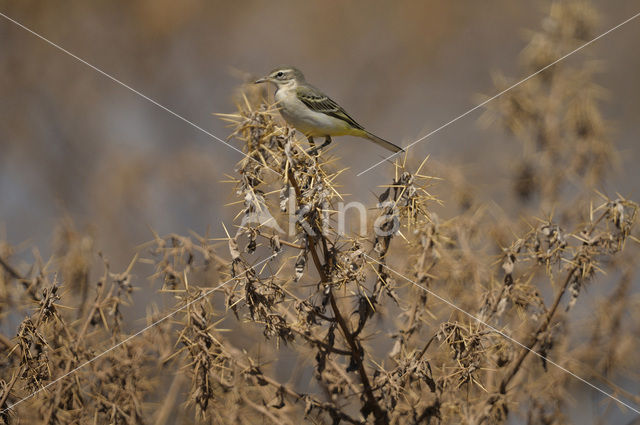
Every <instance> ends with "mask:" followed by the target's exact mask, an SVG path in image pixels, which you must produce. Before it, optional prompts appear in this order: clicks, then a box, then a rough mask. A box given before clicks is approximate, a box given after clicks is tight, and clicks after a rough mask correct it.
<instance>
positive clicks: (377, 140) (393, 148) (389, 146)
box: [363, 130, 404, 152]
mask: <svg viewBox="0 0 640 425" xmlns="http://www.w3.org/2000/svg"><path fill="white" fill-rule="evenodd" d="M363 137H366V138H367V139H369V140H371V141H372V142H373V143H375V144H376V145H378V146H382V147H383V148H385V149H389V150H390V151H391V152H404V149H402V148H401V147H400V146H397V145H394V144H393V143H391V142H389V141H387V140H384V139H381V138H380V137H378V136H376V135H375V134H372V133H369V132H368V131H366V130H365V134H364V135H363Z"/></svg>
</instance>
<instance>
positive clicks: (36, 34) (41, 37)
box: [0, 12, 277, 172]
mask: <svg viewBox="0 0 640 425" xmlns="http://www.w3.org/2000/svg"><path fill="white" fill-rule="evenodd" d="M0 16H2V17H3V18H5V19H6V20H8V21H11V22H13V23H14V24H16V25H17V26H19V27H20V28H22V29H24V30H25V31H28V32H30V33H31V34H33V35H35V36H36V37H38V38H39V39H41V40H42V41H44V42H46V43H47V44H49V45H51V46H53V47H55V48H56V49H58V50H60V51H61V52H63V53H66V54H67V55H69V56H71V57H72V58H74V59H76V60H77V61H79V62H82V63H83V64H85V65H86V66H88V67H89V68H91V69H93V70H94V71H96V72H98V73H100V74H102V75H104V76H105V77H107V78H108V79H110V80H111V81H113V82H115V83H117V84H119V85H121V86H122V87H124V88H126V89H127V90H129V91H131V92H133V93H135V94H137V95H138V96H140V97H141V98H143V99H145V100H148V101H149V102H151V103H153V104H154V105H156V106H157V107H158V108H160V109H162V110H164V111H166V112H168V113H170V114H171V115H173V116H174V117H176V118H178V119H180V120H182V121H184V122H186V123H187V124H189V125H190V126H192V127H194V128H196V129H198V130H200V131H201V132H203V133H204V134H206V135H207V136H209V137H211V138H213V139H215V140H217V141H218V142H220V143H222V144H224V145H226V146H228V147H230V148H231V149H233V150H234V151H236V152H238V153H240V154H241V155H243V156H245V157H247V158H249V159H251V160H253V161H256V162H257V163H259V164H261V165H264V164H262V163H261V162H260V161H258V160H257V159H255V158H251V157H250V156H249V155H247V154H246V153H244V152H242V151H241V150H240V149H238V148H236V147H235V146H233V145H231V144H229V143H228V142H226V141H224V140H223V139H221V138H219V137H218V136H216V135H215V134H213V133H211V132H210V131H207V130H205V129H204V128H202V127H200V126H199V125H197V124H195V123H194V122H192V121H189V120H188V119H186V118H185V117H183V116H182V115H180V114H178V113H177V112H174V111H172V110H171V109H169V108H167V107H166V106H164V105H161V104H160V103H158V102H156V101H155V100H153V99H151V98H150V97H149V96H147V95H145V94H144V93H141V92H139V91H138V90H136V89H134V88H133V87H131V86H129V85H128V84H125V83H123V82H122V81H120V80H118V79H117V78H116V77H114V76H112V75H111V74H108V73H106V72H105V71H103V70H101V69H100V68H98V67H97V66H95V65H92V64H90V63H89V62H87V61H86V60H84V59H82V58H80V57H78V56H76V55H75V54H73V53H71V52H70V51H68V50H67V49H65V48H63V47H61V46H59V45H58V44H56V43H54V42H53V41H51V40H49V39H47V38H46V37H44V36H42V35H40V34H39V33H37V32H35V31H34V30H32V29H31V28H28V27H26V26H24V25H22V24H21V23H20V22H18V21H16V20H15V19H12V18H10V17H8V16H7V15H5V14H4V13H2V12H0ZM267 168H268V169H270V170H271V171H274V172H277V171H275V170H273V169H272V168H271V167H267Z"/></svg>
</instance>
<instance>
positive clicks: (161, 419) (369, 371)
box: [0, 1, 640, 424]
mask: <svg viewBox="0 0 640 425" xmlns="http://www.w3.org/2000/svg"><path fill="white" fill-rule="evenodd" d="M595 24H596V14H595V12H594V11H593V9H591V8H590V7H589V5H588V4H587V3H585V2H582V1H579V2H578V1H559V2H554V3H553V6H552V8H551V13H550V15H549V17H547V18H546V19H545V21H544V22H543V25H542V29H541V30H539V31H538V32H534V33H532V34H531V42H530V44H529V45H528V46H527V48H526V49H525V51H524V52H523V56H522V58H523V63H524V71H525V72H532V71H534V70H536V69H538V68H539V67H541V66H543V65H546V64H547V63H549V62H551V61H553V60H555V59H556V58H558V57H560V56H561V55H562V54H563V53H564V52H566V51H568V50H570V49H572V48H575V47H576V46H578V45H579V44H580V43H582V42H584V41H586V40H588V39H591V38H592V37H593V36H594V28H595ZM575 62H578V63H573V64H572V65H567V64H566V63H564V62H562V63H559V64H557V65H556V66H554V67H552V68H550V69H548V70H547V71H545V72H544V73H543V74H542V75H540V76H538V77H536V78H534V79H532V80H530V81H528V82H527V83H525V84H523V85H521V86H519V87H518V88H516V89H514V90H512V91H510V92H509V93H507V94H506V95H504V96H503V97H501V98H499V99H497V100H496V101H495V102H493V103H490V104H489V106H490V108H489V110H488V111H487V112H486V115H485V118H487V120H490V122H498V123H500V124H502V125H503V126H504V128H505V129H506V130H507V131H508V132H509V133H510V134H511V135H512V136H513V140H514V143H515V142H516V141H517V142H519V143H521V146H522V154H521V157H520V158H515V159H511V160H509V161H508V162H507V166H508V167H509V168H510V169H511V170H512V171H513V178H512V183H513V184H512V189H513V190H512V191H511V192H509V193H505V200H504V204H503V205H495V204H492V203H489V202H487V200H484V199H481V198H480V197H479V196H477V193H478V191H477V190H476V187H474V182H471V181H467V180H466V179H465V177H464V174H463V173H461V172H460V171H459V170H456V169H455V168H453V167H451V166H447V164H437V163H435V161H432V160H431V159H424V160H423V159H421V160H407V159H405V158H403V159H400V160H398V161H397V163H396V165H395V167H394V171H393V174H392V175H389V176H388V184H387V185H385V186H384V187H381V188H378V189H377V190H376V191H377V193H376V198H371V199H369V200H368V201H369V204H370V207H371V209H372V211H375V214H374V215H373V217H372V220H371V222H370V223H367V229H369V231H368V234H367V235H356V234H348V235H343V234H339V233H338V232H337V231H336V229H335V227H336V222H335V218H336V217H335V214H334V211H335V207H336V204H337V202H339V201H340V200H342V199H343V198H344V196H346V195H345V194H343V193H341V185H340V182H341V178H342V176H341V174H342V172H343V169H342V168H341V166H340V165H339V164H340V161H339V159H338V158H335V157H333V156H332V155H331V151H327V152H323V153H322V154H321V155H320V156H310V155H309V154H307V153H306V151H305V149H306V148H307V146H306V141H303V138H301V137H299V136H298V135H296V134H295V133H294V132H293V131H292V130H291V129H290V128H287V127H285V126H283V125H282V123H281V122H280V120H279V117H278V116H277V113H276V112H275V109H274V108H273V107H270V106H267V105H266V104H265V103H264V102H263V99H262V96H261V93H253V94H247V95H246V96H243V95H238V101H239V102H238V110H237V112H235V113H233V114H226V115H224V119H225V120H227V121H228V122H230V125H231V126H232V128H231V131H232V135H233V136H234V137H235V139H236V140H238V141H240V142H241V143H242V147H243V149H244V150H245V152H246V153H247V157H246V158H244V159H243V160H242V161H240V162H239V164H238V165H237V167H236V168H235V171H234V173H233V175H231V176H229V179H228V180H229V183H228V185H229V187H228V188H229V189H230V190H231V191H232V192H233V198H234V199H233V200H232V201H231V203H230V206H229V208H231V209H233V210H234V211H236V212H237V213H238V216H237V221H236V223H235V225H233V224H231V223H227V225H226V228H225V230H226V231H227V232H228V233H227V235H226V237H224V238H214V237H212V236H211V235H198V234H195V233H192V234H190V235H179V234H169V235H166V236H161V235H155V234H154V237H153V239H152V240H151V241H149V242H148V243H147V244H144V245H143V246H139V247H135V249H134V247H130V246H126V247H123V249H127V250H135V255H134V256H133V258H132V259H131V262H130V264H129V266H128V267H126V268H125V269H124V270H115V269H114V268H113V267H112V266H111V263H110V261H109V255H108V253H103V252H100V251H99V250H98V248H97V247H96V244H95V240H94V236H93V235H92V231H91V230H90V229H89V230H78V229H77V228H75V227H74V224H73V223H72V222H71V221H70V220H66V221H64V222H63V223H62V224H61V225H60V227H59V228H58V229H57V230H56V238H55V250H54V255H53V256H52V257H51V258H50V259H43V258H40V256H39V255H38V252H37V251H36V250H34V258H35V259H34V260H33V261H32V262H30V263H28V264H27V263H25V262H24V261H18V260H16V259H15V253H16V251H17V250H21V249H23V248H22V247H14V246H11V245H10V244H8V243H7V242H5V241H0V325H1V327H0V329H2V332H1V333H0V352H1V353H2V355H1V356H0V364H1V366H2V367H1V368H0V408H2V409H7V408H9V407H11V406H12V405H13V404H14V403H19V404H17V405H16V406H15V407H13V408H11V409H8V410H3V411H2V414H1V415H0V421H1V422H2V423H12V424H39V423H42V424H56V423H82V424H84V423H114V424H138V423H149V424H152V423H154V424H170V423H186V424H188V423H193V424H205V423H212V424H214V423H215V424H217V423H243V424H255V423H275V424H297V423H302V422H304V421H306V422H308V423H334V424H337V423H352V424H361V423H377V424H386V423H393V424H407V423H414V424H458V423H468V424H496V423H506V422H507V421H508V420H510V419H513V418H518V420H520V421H522V422H523V423H528V424H564V423H571V422H572V421H573V419H572V416H571V415H572V410H571V404H572V403H574V401H575V399H577V398H581V397H584V396H585V395H589V397H593V400H594V401H593V403H594V404H597V408H594V412H595V413H596V414H597V415H598V417H596V418H594V423H595V422H597V423H609V419H610V417H611V416H612V415H615V414H616V412H617V411H619V410H620V409H622V410H623V411H626V410H625V409H626V408H624V407H623V406H621V405H620V404H618V403H617V402H615V401H614V400H612V399H611V398H608V397H606V396H604V395H602V394H600V393H598V392H595V391H594V390H593V389H591V388H589V387H587V386H586V385H584V384H583V383H582V382H580V381H577V380H575V379H574V378H573V377H571V376H570V375H569V374H567V373H566V372H564V371H563V370H561V369H560V368H558V367H557V366H556V365H554V364H550V363H549V362H548V361H546V360H545V359H544V358H541V357H539V356H536V355H535V354H532V352H531V351H529V350H533V351H535V352H537V353H539V354H541V355H542V356H545V357H546V356H548V357H549V358H550V359H551V360H552V361H553V362H555V363H556V364H557V365H560V366H562V367H563V368H566V369H568V370H570V371H572V372H573V373H575V374H577V375H579V376H580V377H582V378H584V379H586V380H587V381H589V382H592V383H593V384H594V385H596V386H598V387H600V388H603V389H605V390H606V391H608V392H610V393H612V394H614V395H615V396H616V397H618V398H621V399H623V400H625V401H627V402H629V403H630V404H632V405H634V406H639V405H640V398H639V397H638V396H637V395H635V394H634V393H633V391H632V390H627V389H625V385H626V384H627V381H626V380H625V379H626V378H631V379H637V376H638V372H640V370H639V369H638V367H639V364H638V362H637V360H635V359H636V357H637V355H636V353H637V352H638V350H639V349H640V347H639V346H638V341H639V339H638V335H639V333H640V327H639V325H640V320H639V319H640V317H638V312H640V309H638V299H637V297H634V296H633V293H632V291H633V284H632V283H633V282H634V281H637V278H638V276H637V273H638V258H639V252H638V231H637V227H634V225H635V223H636V221H637V215H638V205H637V204H635V203H634V202H633V201H631V200H628V199H625V198H624V197H623V196H621V195H619V194H616V193H606V194H602V193H600V192H598V191H597V190H596V189H598V188H599V187H600V186H601V184H602V182H603V181H604V179H605V177H606V175H607V173H608V172H609V171H610V170H611V169H612V168H613V166H614V165H615V164H616V153H615V150H614V145H613V143H612V141H611V140H610V139H609V137H608V136H609V132H608V131H607V125H606V122H605V120H604V119H603V117H602V116H601V115H600V112H599V103H598V102H599V101H600V100H601V98H602V90H601V89H600V88H598V87H597V86H596V85H595V84H594V83H593V82H592V78H591V77H592V74H593V72H594V71H595V70H597V66H596V65H595V64H594V63H592V62H590V61H583V62H579V61H575ZM508 84H509V82H508V81H507V79H506V78H504V77H501V78H498V81H497V86H498V89H502V88H503V87H505V86H507V85H508ZM183 160H184V163H183V162H182V161H183ZM187 163H188V164H189V166H190V167H191V166H193V164H194V163H195V164H199V166H198V169H201V170H205V169H206V168H207V167H208V166H211V164H215V160H211V164H209V160H207V159H204V158H196V157H189V158H187V159H184V158H182V159H181V158H179V157H178V158H173V160H172V161H165V162H155V163H154V164H155V165H154V166H162V167H169V168H171V167H179V168H180V169H181V168H182V167H184V168H186V167H187V165H185V164H187ZM180 164H182V165H180ZM148 167H151V166H150V165H146V166H145V165H144V164H142V163H138V164H136V165H135V166H131V167H130V168H129V171H128V172H130V173H135V174H136V176H138V178H143V177H140V176H144V175H145V173H147V172H148ZM176 169H178V168H176ZM179 174H180V173H179V172H178V171H176V172H175V175H176V176H177V175H179ZM133 180H136V179H133ZM127 181H130V180H127ZM118 184H121V185H126V184H127V183H126V182H125V181H122V182H120V183H118V182H117V181H111V183H110V184H109V185H106V188H103V190H113V191H114V193H116V192H118V189H117V188H115V189H114V188H113V187H112V186H113V185H118ZM166 184H176V185H187V183H186V182H184V181H179V180H175V179H168V181H167V182H166ZM212 184H213V183H212ZM101 187H102V186H101ZM131 190H133V191H135V189H134V188H131ZM435 190H439V191H441V192H445V193H449V194H450V195H451V196H450V197H451V199H452V200H455V201H457V202H458V206H459V214H457V215H451V216H444V215H443V213H442V212H439V211H440V210H439V206H438V205H439V202H440V201H439V200H438V199H437V197H435V196H434V195H433V193H436V192H435ZM289 197H293V198H295V199H291V200H289V199H288V198H289ZM289 201H291V202H289ZM289 205H294V206H295V211H287V208H289ZM109 208H114V211H115V210H118V209H119V208H116V207H113V206H112V205H108V204H105V205H104V210H105V214H108V213H109ZM262 209H267V210H268V211H269V212H270V214H271V215H273V217H275V220H276V221H277V222H278V223H279V225H280V227H282V228H283V229H286V228H287V227H288V223H287V216H286V213H292V212H293V213H295V214H296V215H297V216H298V217H300V218H301V219H300V221H299V222H298V223H297V224H296V228H295V229H296V231H295V235H289V236H285V235H282V234H277V233H275V232H274V231H273V230H272V228H271V227H269V226H265V225H260V224H258V223H251V220H243V218H247V217H248V216H249V215H251V214H253V213H255V212H256V211H261V210H262ZM374 220H375V223H376V225H377V226H379V227H381V228H382V229H391V228H392V227H393V226H394V225H396V224H397V225H399V226H400V227H399V230H398V231H397V232H395V233H391V234H389V235H387V236H378V235H375V234H374V233H373V231H372V229H373V226H374ZM240 223H244V225H240ZM354 227H355V226H354ZM97 267H99V268H100V272H99V273H97V274H96V273H95V272H92V271H95V270H96V268H97ZM145 276H148V279H147V281H146V282H145V280H144V277H145ZM590 287H592V288H594V290H593V291H591V293H587V289H588V288H590ZM137 290H144V291H155V292H156V294H155V295H154V299H153V300H148V304H147V305H148V307H147V318H146V320H147V323H146V325H151V324H155V323H156V322H157V321H159V322H158V323H157V324H155V325H154V326H152V327H150V328H149V329H145V331H144V332H142V333H140V334H138V333H136V332H138V330H139V329H141V328H143V327H144V326H142V324H140V323H127V321H126V320H125V316H124V315H123V310H124V309H125V308H126V306H127V305H128V304H130V303H131V302H132V296H133V294H134V291H137ZM149 293H151V292H149ZM149 297H151V295H150V296H149ZM454 305H455V307H454ZM178 309H179V310H178ZM585 312H586V314H585ZM580 313H582V314H580ZM511 339H513V340H516V341H519V342H520V343H521V344H522V345H518V344H515V343H514V342H513V341H512V340H511ZM114 346H115V348H113V349H111V350H109V351H107V352H104V351H105V350H107V349H109V348H110V347H114ZM524 347H526V348H524ZM103 352H104V354H102V353H103ZM96 356H98V357H96ZM67 374H68V376H66V377H65V378H64V379H61V380H59V381H56V382H54V380H55V379H56V378H59V377H61V376H65V375H67ZM52 382H54V383H53V384H51V383H52ZM616 382H618V383H620V382H622V384H620V385H617V384H616ZM34 391H38V392H37V393H36V394H34V395H33V397H31V398H28V399H26V400H25V401H23V402H20V401H21V400H22V399H23V398H24V397H28V396H30V395H31V394H32V393H33V392H34ZM626 412H628V411H626Z"/></svg>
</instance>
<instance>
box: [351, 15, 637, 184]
mask: <svg viewBox="0 0 640 425" xmlns="http://www.w3.org/2000/svg"><path fill="white" fill-rule="evenodd" d="M638 16H640V12H638V13H636V14H635V15H633V16H632V17H630V18H629V19H626V20H625V21H622V22H621V23H619V24H618V25H616V26H615V27H613V28H610V29H609V30H607V31H605V32H603V33H602V34H600V35H599V36H597V37H596V38H594V39H591V40H589V41H587V42H586V43H584V44H582V45H581V46H578V47H577V48H575V49H573V50H572V51H570V52H569V53H567V54H565V55H564V56H562V57H560V58H559V59H556V60H555V61H553V62H551V63H550V64H548V65H546V66H545V67H543V68H540V69H539V70H537V71H536V72H534V73H533V74H531V75H529V76H528V77H525V78H523V79H522V80H520V81H518V82H517V83H515V84H513V85H511V86H509V87H507V88H506V89H504V90H502V91H501V92H499V93H497V94H495V95H493V96H492V97H490V98H489V99H487V100H485V101H484V102H482V103H480V104H479V105H476V106H474V107H473V108H471V109H469V110H467V111H466V112H464V113H463V114H461V115H458V116H457V117H456V118H454V119H452V120H451V121H449V122H447V123H445V124H443V125H441V126H440V127H438V128H436V129H435V130H433V131H431V132H430V133H427V134H426V135H424V136H422V137H420V138H419V139H418V140H416V141H414V142H412V143H410V144H409V145H407V146H406V147H405V148H404V150H405V151H407V150H409V149H410V148H411V147H413V146H414V145H416V144H417V143H419V142H421V141H423V140H424V139H426V138H428V137H430V136H432V135H434V134H436V133H438V132H439V131H440V130H443V129H444V128H446V127H449V126H450V125H451V124H453V123H454V122H456V121H458V120H459V119H462V118H464V117H466V116H467V115H469V114H470V113H472V112H473V111H475V110H477V109H479V108H481V107H483V106H484V105H486V104H487V103H489V102H491V101H493V100H494V99H497V98H498V97H500V96H502V95H503V94H505V93H506V92H508V91H510V90H512V89H514V88H516V87H518V86H519V85H521V84H522V83H524V82H526V81H528V80H530V79H531V78H533V77H535V76H536V75H538V74H540V73H541V72H543V71H545V70H546V69H548V68H551V67H552V66H553V65H555V64H557V63H558V62H560V61H562V60H564V59H566V58H568V57H569V56H571V55H573V54H574V53H576V52H578V51H580V50H582V49H584V48H585V47H587V46H589V45H590V44H592V43H595V42H596V41H598V40H599V39H601V38H602V37H604V36H605V35H607V34H609V33H611V32H613V31H615V30H617V29H618V28H620V27H621V26H623V25H625V24H627V23H629V22H631V21H633V20H634V19H635V18H637V17H638ZM398 153H400V152H396V153H393V154H391V155H389V156H388V157H386V158H384V159H383V160H381V161H378V162H376V163H375V164H373V165H372V166H370V167H369V168H367V169H365V170H363V171H360V172H359V173H358V174H357V175H356V176H357V177H360V176H361V175H363V174H364V173H366V172H368V171H370V170H372V169H374V168H376V167H377V166H378V165H380V164H382V163H383V162H385V161H388V160H389V159H391V158H393V157H394V156H396V155H398Z"/></svg>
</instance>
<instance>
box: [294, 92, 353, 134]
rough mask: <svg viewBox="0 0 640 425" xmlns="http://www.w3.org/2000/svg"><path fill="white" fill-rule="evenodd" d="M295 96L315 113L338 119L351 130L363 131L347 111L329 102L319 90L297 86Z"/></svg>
mask: <svg viewBox="0 0 640 425" xmlns="http://www.w3.org/2000/svg"><path fill="white" fill-rule="evenodd" d="M296 95H297V96H298V99H300V101H301V102H302V103H304V104H305V105H307V107H309V109H311V110H312V111H315V112H320V113H323V114H327V115H329V116H332V117H334V118H338V119H340V120H342V121H346V122H347V123H349V125H350V126H352V127H353V128H357V129H359V130H364V128H363V127H362V126H361V125H360V124H358V123H357V122H356V120H354V119H353V118H351V116H349V114H347V111H345V110H344V109H342V107H341V106H340V105H338V104H337V103H336V102H335V101H333V100H331V99H330V98H329V97H328V96H326V95H325V94H323V93H322V92H321V91H320V90H318V89H316V88H315V87H311V86H298V87H297V88H296Z"/></svg>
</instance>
